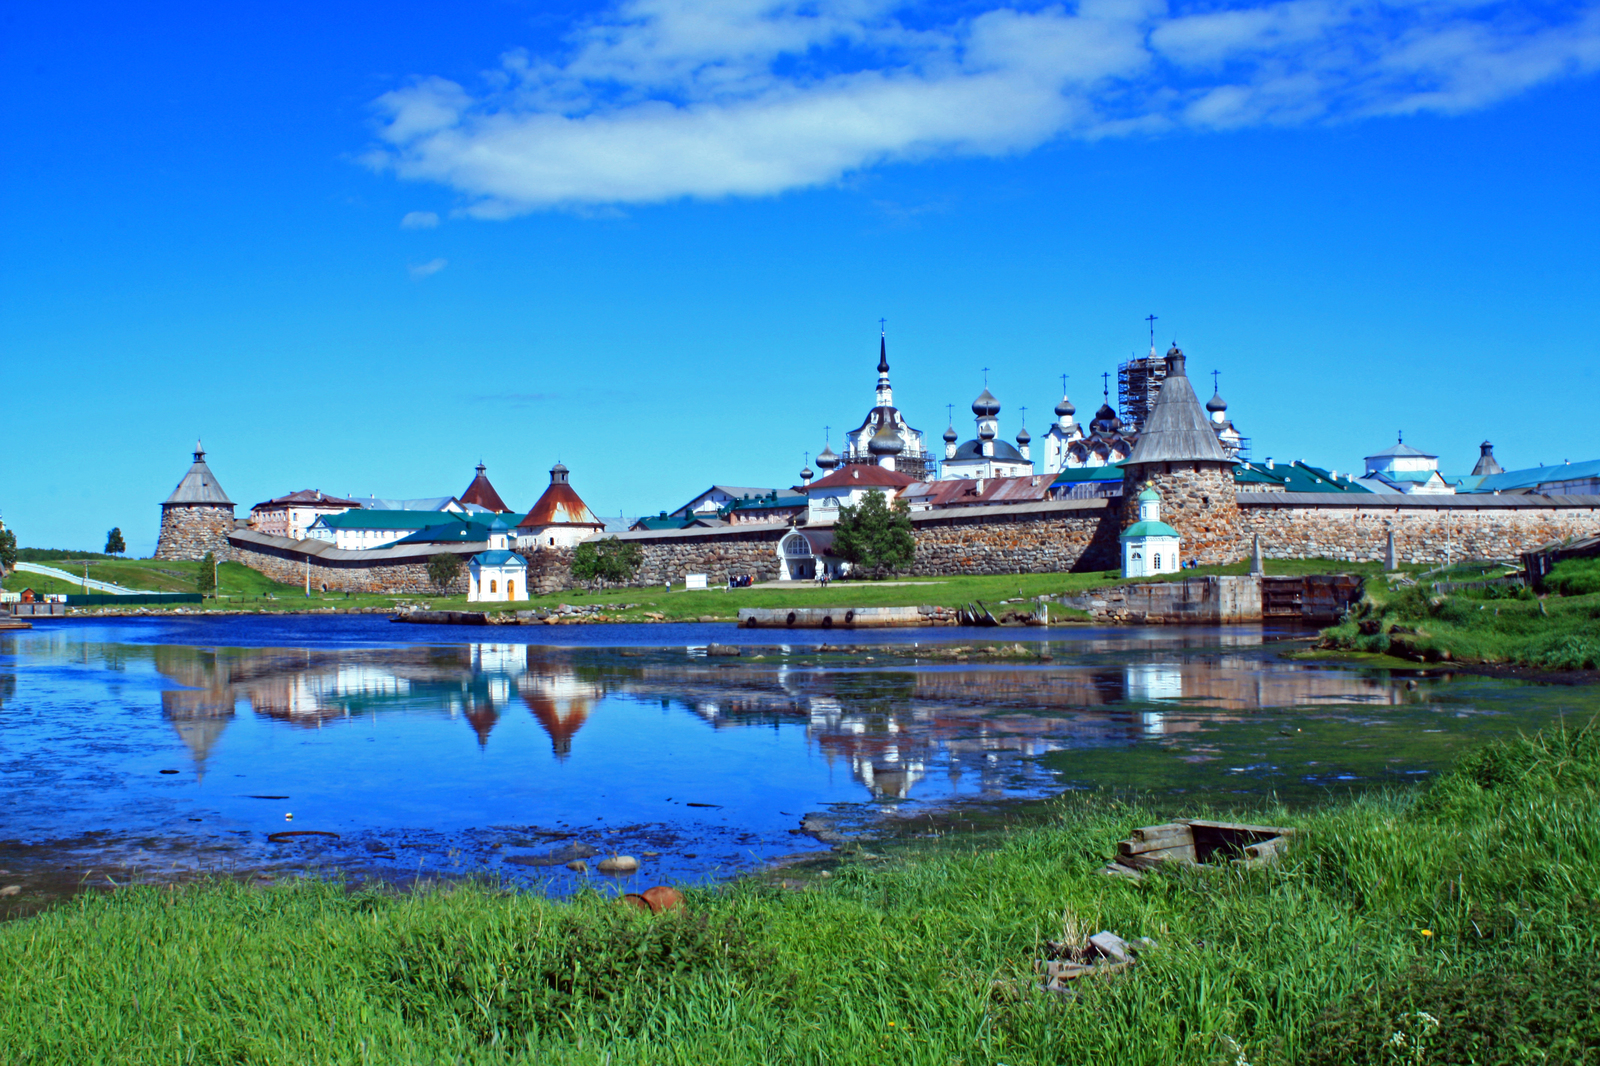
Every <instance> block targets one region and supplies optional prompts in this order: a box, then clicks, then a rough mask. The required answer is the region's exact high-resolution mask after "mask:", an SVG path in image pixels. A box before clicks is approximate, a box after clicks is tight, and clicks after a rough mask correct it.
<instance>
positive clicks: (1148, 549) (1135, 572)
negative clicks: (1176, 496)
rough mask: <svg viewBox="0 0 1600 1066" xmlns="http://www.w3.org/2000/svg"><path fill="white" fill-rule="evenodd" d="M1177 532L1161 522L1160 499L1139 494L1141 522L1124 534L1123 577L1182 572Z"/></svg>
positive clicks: (1148, 491)
mask: <svg viewBox="0 0 1600 1066" xmlns="http://www.w3.org/2000/svg"><path fill="white" fill-rule="evenodd" d="M1179 544H1180V538H1179V536H1178V531H1177V530H1176V529H1173V528H1172V527H1171V526H1169V525H1167V524H1166V523H1165V522H1163V521H1161V496H1160V494H1159V493H1157V492H1156V490H1155V489H1145V490H1144V491H1143V492H1141V493H1139V521H1137V522H1135V523H1134V524H1133V525H1131V526H1129V527H1128V528H1127V529H1126V530H1124V531H1123V533H1122V576H1123V577H1150V576H1152V575H1155V574H1170V573H1173V572H1174V571H1176V570H1178V569H1179V560H1178V548H1179Z"/></svg>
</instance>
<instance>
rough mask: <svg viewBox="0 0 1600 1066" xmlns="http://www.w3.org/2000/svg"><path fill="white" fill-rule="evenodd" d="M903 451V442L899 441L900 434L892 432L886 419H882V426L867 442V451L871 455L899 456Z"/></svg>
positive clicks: (904, 447)
mask: <svg viewBox="0 0 1600 1066" xmlns="http://www.w3.org/2000/svg"><path fill="white" fill-rule="evenodd" d="M905 449H906V446H905V442H904V441H902V440H901V439H900V434H898V433H896V432H895V431H894V428H893V427H892V426H891V425H890V424H889V420H888V419H884V421H883V425H881V426H879V427H878V432H876V433H874V434H873V435H872V439H871V440H869V441H868V442H867V451H869V452H871V453H872V454H873V455H899V454H900V453H901V452H903V451H905Z"/></svg>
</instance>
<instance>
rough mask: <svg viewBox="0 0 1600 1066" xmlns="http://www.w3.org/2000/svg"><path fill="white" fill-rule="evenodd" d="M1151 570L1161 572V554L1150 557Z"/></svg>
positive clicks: (1157, 553)
mask: <svg viewBox="0 0 1600 1066" xmlns="http://www.w3.org/2000/svg"><path fill="white" fill-rule="evenodd" d="M1150 569H1152V570H1160V569H1161V553H1160V552H1156V553H1155V554H1154V555H1152V556H1150Z"/></svg>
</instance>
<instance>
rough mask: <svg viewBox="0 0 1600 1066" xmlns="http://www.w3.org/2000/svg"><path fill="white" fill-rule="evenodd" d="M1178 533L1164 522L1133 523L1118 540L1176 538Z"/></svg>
mask: <svg viewBox="0 0 1600 1066" xmlns="http://www.w3.org/2000/svg"><path fill="white" fill-rule="evenodd" d="M1177 535H1178V531H1177V530H1176V529H1173V528H1172V527H1171V526H1169V525H1167V524H1166V523H1165V522H1135V523H1134V524H1133V525H1131V526H1129V527H1128V528H1127V529H1126V530H1124V531H1123V533H1122V536H1121V537H1120V538H1118V539H1119V540H1132V539H1133V538H1134V537H1176V536H1177Z"/></svg>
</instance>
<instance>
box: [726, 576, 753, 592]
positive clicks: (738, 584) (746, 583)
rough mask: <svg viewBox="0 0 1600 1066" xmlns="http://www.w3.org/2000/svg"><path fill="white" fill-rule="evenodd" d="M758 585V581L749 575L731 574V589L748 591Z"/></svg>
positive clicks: (729, 581)
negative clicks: (752, 586)
mask: <svg viewBox="0 0 1600 1066" xmlns="http://www.w3.org/2000/svg"><path fill="white" fill-rule="evenodd" d="M755 583H756V579H755V578H754V577H751V576H750V575H749V574H729V575H728V587H729V588H730V589H747V588H749V587H750V586H751V585H754V584H755Z"/></svg>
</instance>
